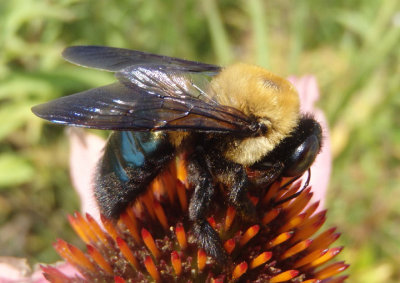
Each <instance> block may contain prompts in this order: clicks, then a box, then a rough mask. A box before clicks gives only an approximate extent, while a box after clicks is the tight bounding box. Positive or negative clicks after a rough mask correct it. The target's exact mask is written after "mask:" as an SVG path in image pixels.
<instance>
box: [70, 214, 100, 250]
mask: <svg viewBox="0 0 400 283" xmlns="http://www.w3.org/2000/svg"><path fill="white" fill-rule="evenodd" d="M75 219H76V220H77V221H78V223H79V226H80V227H81V228H82V229H83V231H84V233H85V234H86V236H87V237H88V238H89V241H90V242H92V243H95V242H96V241H97V237H96V234H95V233H94V232H93V230H92V229H91V228H90V225H89V224H88V223H87V221H86V219H85V218H84V217H83V216H82V214H80V213H79V212H75Z"/></svg>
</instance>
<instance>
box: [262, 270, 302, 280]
mask: <svg viewBox="0 0 400 283" xmlns="http://www.w3.org/2000/svg"><path fill="white" fill-rule="evenodd" d="M298 274H299V272H298V271H297V270H288V271H285V272H282V273H279V274H278V275H276V276H274V277H272V278H271V279H270V280H269V282H270V283H277V282H285V281H289V280H291V279H293V278H295V277H296V276H297V275H298Z"/></svg>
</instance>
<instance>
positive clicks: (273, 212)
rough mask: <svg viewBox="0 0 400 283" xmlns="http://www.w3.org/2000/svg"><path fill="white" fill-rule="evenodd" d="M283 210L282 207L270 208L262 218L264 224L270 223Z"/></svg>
mask: <svg viewBox="0 0 400 283" xmlns="http://www.w3.org/2000/svg"><path fill="white" fill-rule="evenodd" d="M281 210H282V209H281V208H279V207H277V208H273V209H271V210H269V211H268V212H267V213H265V214H264V217H263V219H262V224H264V225H267V224H268V223H270V222H271V221H272V220H274V219H275V218H276V217H277V216H278V215H279V213H280V212H281Z"/></svg>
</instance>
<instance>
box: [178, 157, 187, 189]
mask: <svg viewBox="0 0 400 283" xmlns="http://www.w3.org/2000/svg"><path fill="white" fill-rule="evenodd" d="M176 176H177V178H178V180H180V181H181V182H182V184H184V185H185V186H186V187H187V170H186V161H185V158H184V157H179V158H177V159H176ZM178 183H179V182H178Z"/></svg>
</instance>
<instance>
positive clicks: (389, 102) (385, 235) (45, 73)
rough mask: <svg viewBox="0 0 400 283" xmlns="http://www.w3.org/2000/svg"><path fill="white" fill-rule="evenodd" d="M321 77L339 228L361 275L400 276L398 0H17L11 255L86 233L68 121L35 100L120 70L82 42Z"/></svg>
mask: <svg viewBox="0 0 400 283" xmlns="http://www.w3.org/2000/svg"><path fill="white" fill-rule="evenodd" d="M76 44H97V45H109V46H118V47H126V48H130V49H138V50H143V51H149V52H155V53H161V54H165V55H169V56H178V57H183V58H186V59H191V60H200V61H205V62H210V63H217V64H227V63H230V62H233V61H235V60H242V61H247V62H251V63H257V64H258V65H262V66H265V67H268V68H269V69H271V70H273V71H274V72H275V73H278V74H280V75H282V76H288V75H290V74H294V75H299V76H301V75H304V74H314V75H315V76H316V77H317V79H318V82H319V85H320V88H321V100H320V103H319V106H320V107H321V108H322V109H323V110H324V111H325V113H326V115H327V117H328V120H329V123H330V127H331V131H332V146H333V154H334V167H333V175H332V181H331V186H330V191H329V195H328V204H327V206H328V208H329V213H328V222H329V225H335V226H338V227H339V230H340V231H341V232H342V237H341V238H340V244H341V245H345V246H346V249H345V250H344V251H343V253H342V254H341V255H340V258H341V259H344V260H346V261H347V262H348V263H351V268H350V269H349V271H348V272H347V273H349V274H350V275H351V280H350V282H399V281H400V269H399V266H400V225H399V223H400V184H399V176H400V166H399V159H400V131H399V122H400V115H398V114H397V115H396V113H399V112H400V2H399V1H393V0H386V1H379V0H376V1H371V0H364V1H362V0H335V1H315V0H311V1H290V0H280V1H261V0H248V1H246V0H242V1H228V0H224V1H215V0H202V1H196V0H188V1H181V0H166V1H165V0H164V1H163V0H146V1H145V0H123V1H107V0H92V1H78V0H61V1H50V0H48V1H44V0H13V1H1V2H0V139H1V144H0V251H1V255H10V256H18V257H27V258H28V259H29V261H30V262H31V263H36V262H46V263H48V262H53V261H55V260H58V256H57V255H56V253H55V252H54V251H53V249H52V246H51V243H52V242H54V241H55V239H56V237H61V238H64V239H66V240H68V241H70V242H72V243H76V242H77V239H76V237H75V236H74V234H73V232H72V231H71V229H70V228H69V226H68V224H67V222H66V214H67V213H72V212H73V211H74V210H77V209H79V203H78V199H77V196H76V195H75V193H74V191H73V188H72V186H71V184H70V180H69V175H68V142H67V138H66V135H65V131H64V128H63V127H61V126H54V125H49V124H47V123H45V122H43V121H42V120H40V119H38V118H36V117H34V115H33V114H32V113H31V111H30V107H31V106H32V105H35V104H38V103H41V102H44V101H48V100H50V99H53V98H56V97H59V96H62V95H67V94H71V93H73V92H77V91H81V90H84V89H87V88H90V87H94V86H100V85H104V84H106V83H109V82H111V81H112V80H113V77H112V75H110V74H108V73H103V72H99V71H95V70H89V69H84V68H79V67H76V66H73V65H71V64H68V63H66V62H64V61H63V60H62V58H61V55H60V54H61V51H62V50H63V48H65V47H66V46H69V45H76Z"/></svg>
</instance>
